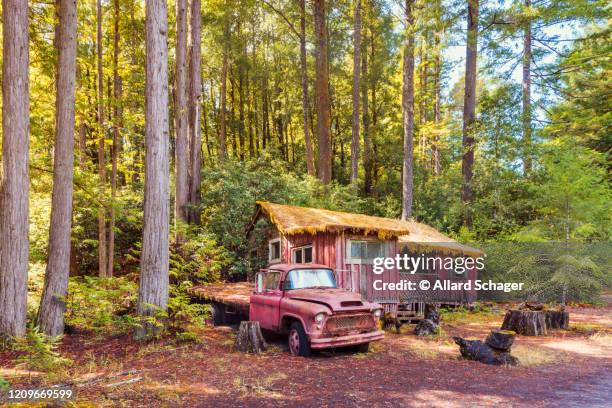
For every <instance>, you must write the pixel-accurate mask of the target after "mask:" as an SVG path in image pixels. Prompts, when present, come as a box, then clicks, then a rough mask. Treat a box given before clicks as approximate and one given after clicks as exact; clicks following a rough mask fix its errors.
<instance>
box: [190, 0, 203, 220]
mask: <svg viewBox="0 0 612 408" xmlns="http://www.w3.org/2000/svg"><path fill="white" fill-rule="evenodd" d="M190 10H191V14H190V26H191V44H190V47H189V158H190V163H189V173H190V174H189V202H190V204H191V205H192V206H193V207H197V206H198V204H199V203H200V183H201V175H200V168H201V167H202V132H201V129H200V103H201V99H202V76H201V71H200V65H201V63H202V51H201V48H200V41H201V37H202V21H201V2H200V0H191V7H190ZM189 221H190V222H192V223H196V224H199V223H200V215H199V212H198V210H197V209H196V208H194V209H193V210H192V211H191V214H190V216H189Z"/></svg>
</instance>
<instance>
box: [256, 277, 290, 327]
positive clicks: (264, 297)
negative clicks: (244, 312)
mask: <svg viewBox="0 0 612 408" xmlns="http://www.w3.org/2000/svg"><path fill="white" fill-rule="evenodd" d="M280 278H281V273H280V272H278V271H269V272H266V273H265V274H263V285H262V288H261V291H259V292H256V293H254V294H253V295H251V303H250V308H249V315H250V316H249V319H250V320H257V321H258V322H259V325H260V326H261V328H262V329H267V330H278V326H279V320H280V300H281V298H282V291H281V289H280V287H279V285H280Z"/></svg>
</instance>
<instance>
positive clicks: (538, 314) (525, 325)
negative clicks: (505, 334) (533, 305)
mask: <svg viewBox="0 0 612 408" xmlns="http://www.w3.org/2000/svg"><path fill="white" fill-rule="evenodd" d="M501 329H502V330H511V331H514V332H516V333H517V334H521V335H523V336H542V335H545V334H547V333H548V332H547V330H546V329H547V327H546V312H545V311H539V310H538V311H536V310H508V311H507V312H506V316H505V317H504V322H503V323H502V326H501Z"/></svg>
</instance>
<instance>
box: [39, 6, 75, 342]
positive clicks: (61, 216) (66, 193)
mask: <svg viewBox="0 0 612 408" xmlns="http://www.w3.org/2000/svg"><path fill="white" fill-rule="evenodd" d="M58 3H59V13H58V14H59V30H58V34H59V35H58V39H57V41H56V42H55V44H56V46H57V48H58V71H57V88H56V95H57V96H56V103H55V126H56V130H55V131H56V134H55V148H54V156H55V157H54V159H53V194H52V199H51V226H50V228H49V252H48V257H47V268H46V272H45V285H44V289H43V293H42V297H41V301H40V308H39V310H38V318H37V324H38V326H39V327H40V328H41V330H42V331H43V332H44V333H46V334H48V335H50V336H57V335H60V334H62V333H63V332H64V310H65V309H66V304H65V302H64V299H63V298H64V297H65V296H66V293H67V291H68V276H69V274H70V228H71V225H72V177H73V162H74V124H75V121H74V110H75V104H74V102H75V83H76V45H77V39H76V35H77V6H76V0H59V1H58Z"/></svg>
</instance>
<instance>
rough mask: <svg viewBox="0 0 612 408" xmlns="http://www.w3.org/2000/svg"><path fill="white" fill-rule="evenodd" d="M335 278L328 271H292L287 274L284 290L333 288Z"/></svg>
mask: <svg viewBox="0 0 612 408" xmlns="http://www.w3.org/2000/svg"><path fill="white" fill-rule="evenodd" d="M335 287H336V278H335V277H334V273H333V272H332V271H331V270H330V269H294V270H292V271H290V272H289V273H288V274H287V279H286V280H285V285H284V289H285V290H292V289H306V288H335Z"/></svg>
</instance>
